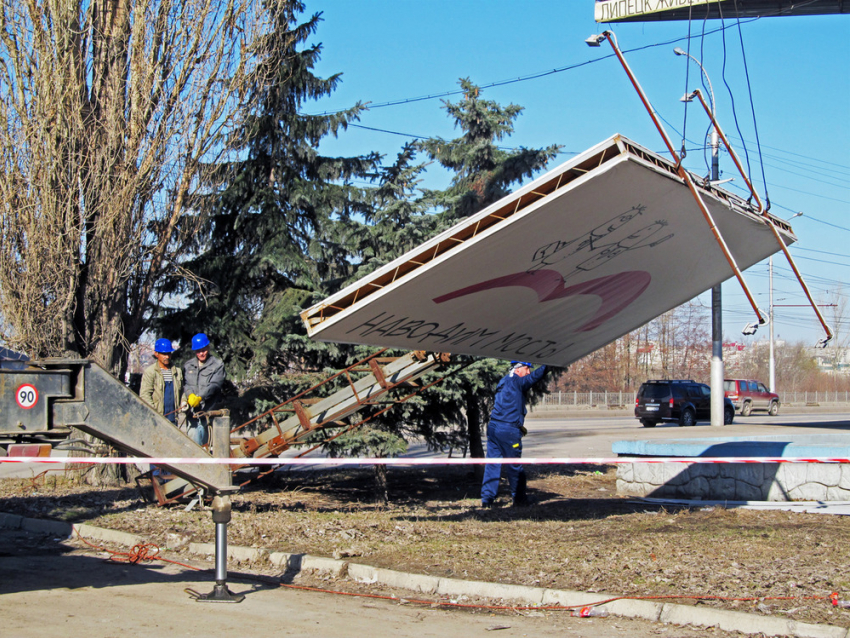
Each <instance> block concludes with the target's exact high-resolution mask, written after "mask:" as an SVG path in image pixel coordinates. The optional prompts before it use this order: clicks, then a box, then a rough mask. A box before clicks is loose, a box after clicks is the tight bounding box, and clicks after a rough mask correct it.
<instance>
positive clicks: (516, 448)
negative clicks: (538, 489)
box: [481, 421, 525, 505]
mask: <svg viewBox="0 0 850 638" xmlns="http://www.w3.org/2000/svg"><path fill="white" fill-rule="evenodd" d="M521 456H522V432H520V429H519V428H518V427H516V426H515V425H510V424H507V423H501V422H499V421H491V422H490V423H489V425H488V426H487V458H488V459H500V458H504V459H518V458H520V457H521ZM503 467H504V469H505V474H506V475H507V477H508V483H509V484H510V486H511V496H512V497H513V498H514V501H518V500H519V501H522V500H524V499H525V470H523V469H522V465H513V464H511V465H504V466H502V465H495V464H493V465H490V464H488V465H486V466H484V483H483V484H482V485H481V502H482V503H483V504H484V505H487V504H489V503H492V502H493V501H494V500H495V498H496V493H497V492H498V491H499V478H500V477H501V474H502V468H503Z"/></svg>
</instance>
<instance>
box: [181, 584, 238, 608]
mask: <svg viewBox="0 0 850 638" xmlns="http://www.w3.org/2000/svg"><path fill="white" fill-rule="evenodd" d="M192 594H193V596H194V598H195V601H197V602H199V603H241V602H242V601H243V600H245V594H234V593H233V592H232V591H230V590H229V589H228V588H227V585H226V584H225V583H223V582H219V581H216V583H215V587H213V590H212V591H211V592H210V593H209V594H199V593H197V592H194V591H193V592H192Z"/></svg>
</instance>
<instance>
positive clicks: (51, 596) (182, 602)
mask: <svg viewBox="0 0 850 638" xmlns="http://www.w3.org/2000/svg"><path fill="white" fill-rule="evenodd" d="M0 547H2V550H0V620H2V627H3V629H2V634H3V636H4V638H19V637H20V638H54V637H55V636H57V635H65V636H91V637H103V638H112V637H115V638H119V637H120V638H124V637H126V636H131V635H132V636H155V637H156V638H161V637H162V636H168V637H169V638H171V637H177V636H219V637H223V638H226V637H230V636H233V637H237V636H238V637H239V638H243V637H244V636H257V637H262V636H273V635H274V636H281V635H283V636H323V637H328V638H333V637H336V636H339V637H351V636H393V638H407V637H409V638H422V637H427V636H439V637H441V638H473V637H476V636H493V635H498V636H501V637H503V638H508V637H510V636H516V637H519V636H535V637H536V638H546V637H549V636H552V637H555V636H558V637H563V636H582V637H590V636H593V637H599V638H610V637H613V636H617V637H621V636H632V637H635V638H650V637H656V636H676V637H681V638H692V637H693V638H695V637H696V636H705V635H706V633H708V634H709V635H712V636H719V637H720V636H731V635H732V634H728V633H726V632H719V631H711V630H708V632H706V630H704V629H703V630H699V631H697V630H694V629H689V628H681V627H673V626H665V625H661V624H657V623H650V622H644V621H637V620H632V619H624V618H615V617H608V618H589V619H582V618H572V617H570V616H566V615H565V614H562V613H549V614H544V613H541V612H530V615H527V616H523V615H520V614H516V613H514V614H492V613H486V612H475V613H472V612H466V611H448V610H444V609H435V608H429V607H423V606H417V605H412V604H398V603H395V602H392V601H386V600H379V599H370V598H360V597H351V596H339V595H331V594H323V593H316V592H307V591H297V590H291V589H282V588H280V587H276V586H273V585H264V584H257V583H253V584H252V583H250V582H249V581H248V580H243V579H242V578H241V577H240V576H239V574H238V573H233V572H232V573H231V574H229V576H230V582H229V586H230V589H231V590H232V591H234V592H239V593H245V594H246V598H245V600H244V601H243V602H242V603H239V604H202V603H198V602H195V601H194V600H192V598H191V597H190V596H189V595H188V594H187V593H186V592H185V591H184V590H185V589H186V588H190V589H194V590H196V591H198V592H201V593H207V592H209V591H211V590H212V585H213V581H214V577H213V574H212V573H211V571H205V572H201V573H199V572H195V571H192V570H187V569H186V568H184V567H179V566H176V565H168V564H159V565H157V564H154V566H137V565H127V564H118V563H112V562H109V561H108V560H106V559H105V557H104V556H103V555H99V554H97V553H95V552H93V551H89V550H81V549H79V548H77V547H76V546H75V544H74V543H71V542H59V541H57V540H55V539H50V538H45V537H42V536H38V535H34V534H31V533H27V532H21V531H10V530H0ZM202 566H203V567H204V568H205V569H209V565H208V564H204V565H202ZM329 586H330V587H334V586H337V585H334V584H331V585H329ZM339 587H340V588H341V586H339ZM494 631H498V634H493V633H492V632H494Z"/></svg>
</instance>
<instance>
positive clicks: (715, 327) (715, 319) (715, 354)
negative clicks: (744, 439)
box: [673, 47, 773, 426]
mask: <svg viewBox="0 0 850 638" xmlns="http://www.w3.org/2000/svg"><path fill="white" fill-rule="evenodd" d="M673 53H675V54H676V55H684V56H685V57H687V58H689V59H691V60H693V61H694V62H695V63H696V65H697V66H698V67H699V68H700V71H701V72H702V75H703V77H704V78H705V81H706V83H707V84H708V92H709V97H710V98H711V114H712V116H714V117H715V120H716V119H717V118H716V115H717V113H716V110H715V109H716V103H715V101H714V87H713V86H712V85H711V79H710V78H709V77H708V73H706V72H705V69H704V68H703V66H702V64H701V63H700V61H699V60H697V59H696V58H695V57H694V56H692V55H691V54H690V53H688V52H687V51H685V50H684V49H681V48H679V47H676V48H675V49H673ZM682 99H684V100H688V101H689V98H688V96H685V97H684V98H682ZM719 180H720V137H719V135H718V134H717V127H716V126H713V125H712V127H711V182H717V181H719ZM720 286H721V284H717V285H716V286H714V287H713V288H712V289H711V383H710V385H711V425H713V426H721V425H724V422H723V412H724V410H723V397H724V394H725V393H724V390H723V377H724V376H725V375H724V367H723V317H722V313H723V300H722V295H721V288H720ZM771 330H773V326H771ZM771 343H772V341H771Z"/></svg>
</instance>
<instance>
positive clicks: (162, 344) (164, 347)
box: [153, 339, 174, 354]
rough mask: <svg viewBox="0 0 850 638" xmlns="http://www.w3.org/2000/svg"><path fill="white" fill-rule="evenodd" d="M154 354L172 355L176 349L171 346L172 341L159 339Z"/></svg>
mask: <svg viewBox="0 0 850 638" xmlns="http://www.w3.org/2000/svg"><path fill="white" fill-rule="evenodd" d="M153 350H154V352H159V353H160V354H171V353H172V352H174V348H173V347H172V346H171V340H170V339H157V340H156V345H155V346H154V347H153Z"/></svg>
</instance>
